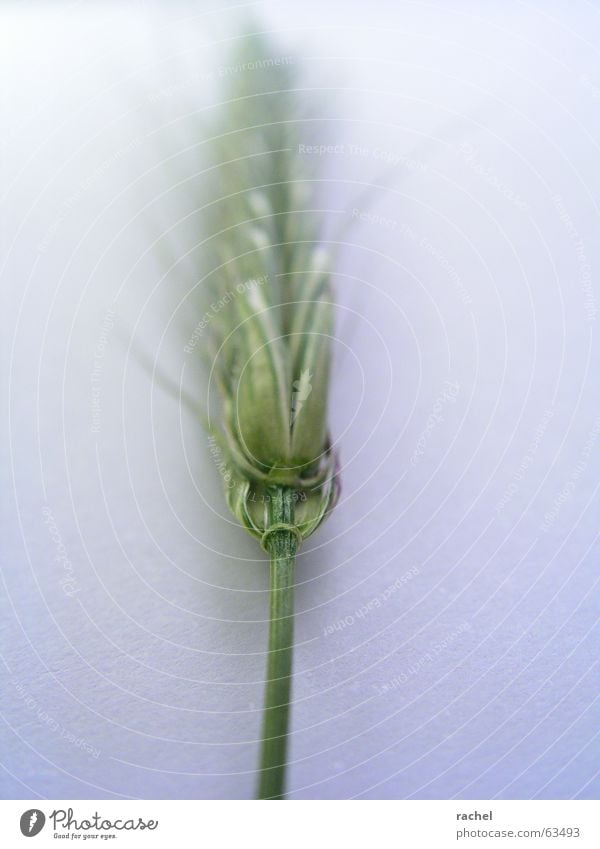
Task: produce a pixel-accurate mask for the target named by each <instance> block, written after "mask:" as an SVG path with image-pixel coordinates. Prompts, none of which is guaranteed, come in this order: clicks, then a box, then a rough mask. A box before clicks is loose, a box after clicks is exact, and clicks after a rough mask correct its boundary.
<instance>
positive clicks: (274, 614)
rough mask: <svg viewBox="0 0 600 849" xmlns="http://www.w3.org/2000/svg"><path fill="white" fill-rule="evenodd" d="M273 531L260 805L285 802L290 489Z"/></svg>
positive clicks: (292, 544)
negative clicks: (262, 803) (261, 801)
mask: <svg viewBox="0 0 600 849" xmlns="http://www.w3.org/2000/svg"><path fill="white" fill-rule="evenodd" d="M269 496H270V501H269V529H268V531H267V535H266V537H265V539H264V546H265V548H266V550H267V552H268V553H269V555H270V558H271V596H270V624H269V655H268V661H267V679H266V687H265V706H264V714H263V729H262V750H261V760H260V781H259V786H258V798H259V799H283V798H285V795H284V793H285V786H284V785H285V768H286V753H287V734H288V717H289V708H290V684H291V674H292V651H293V640H294V561H295V557H296V550H297V548H298V536H297V533H296V531H295V528H294V504H295V498H296V493H295V492H294V490H292V489H289V488H287V487H281V486H277V487H272V488H271V489H270V491H269Z"/></svg>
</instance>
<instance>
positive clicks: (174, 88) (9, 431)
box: [0, 0, 600, 798]
mask: <svg viewBox="0 0 600 849" xmlns="http://www.w3.org/2000/svg"><path fill="white" fill-rule="evenodd" d="M163 6H164V8H160V7H158V8H157V7H155V6H154V4H150V3H144V2H137V3H131V4H127V3H120V4H113V5H111V4H104V6H103V7H101V4H99V3H98V4H94V3H77V4H70V3H46V4H43V5H41V4H40V5H38V4H33V3H32V4H29V3H19V4H16V3H14V4H11V3H7V4H4V5H3V8H2V12H1V18H2V20H1V25H0V39H1V41H2V51H1V53H2V60H1V62H2V68H1V74H0V79H1V86H2V111H3V120H2V132H1V139H0V143H1V147H0V157H1V158H0V163H1V171H2V180H1V191H2V198H3V199H2V207H1V209H2V212H1V214H2V226H1V233H0V239H1V260H2V269H1V275H2V276H1V286H2V289H1V292H2V294H1V297H2V304H1V306H2V310H1V315H2V324H3V326H2V332H1V339H2V373H3V387H2V388H3V398H7V399H8V403H7V407H6V409H7V415H6V416H4V415H3V417H2V437H3V439H2V458H1V459H2V462H1V474H2V476H3V479H2V547H1V548H2V575H3V585H2V595H1V597H0V604H1V609H0V634H1V640H2V643H1V652H2V658H3V661H4V663H3V666H2V667H1V668H0V675H1V676H2V689H1V694H2V695H1V703H0V710H1V714H2V718H3V720H4V721H3V723H2V725H1V731H0V739H1V750H0V751H1V754H0V761H1V763H2V765H3V770H2V771H1V772H0V789H1V795H2V796H3V797H5V798H19V797H36V796H40V797H50V798H96V797H107V798H113V797H114V798H121V797H145V798H163V797H165V798H222V797H227V798H244V797H247V796H249V795H251V794H252V792H253V784H254V775H253V772H254V769H255V761H256V757H257V747H258V743H257V736H258V731H259V723H260V708H261V702H262V690H263V675H264V663H265V654H264V652H265V647H266V630H267V624H266V621H265V619H266V615H267V601H268V598H267V589H268V570H267V566H266V563H265V562H264V558H263V556H262V554H261V552H260V549H259V548H258V547H257V546H256V544H255V543H254V542H253V541H252V540H250V539H249V538H247V537H246V536H245V534H244V532H243V531H242V530H240V529H238V528H237V527H236V526H235V524H234V523H233V522H232V520H231V518H230V517H229V515H228V514H227V512H226V508H225V506H224V500H223V497H222V494H221V490H220V481H219V473H218V470H217V469H216V468H215V465H214V462H213V459H212V457H211V454H210V451H209V449H208V446H207V443H206V438H205V436H204V435H203V433H202V430H201V428H200V425H199V424H198V423H197V422H196V421H195V420H194V418H193V417H192V416H191V414H190V413H189V412H188V411H187V410H186V409H185V408H182V407H180V405H179V404H178V403H177V401H176V400H175V399H174V398H173V397H171V396H170V395H169V394H167V393H164V392H163V391H161V389H160V387H158V386H157V385H156V383H155V384H154V385H153V383H152V381H151V380H150V378H149V376H148V374H147V373H146V371H145V370H144V369H143V368H141V367H140V365H139V364H138V362H137V361H136V360H135V359H134V358H132V356H131V354H130V353H129V354H128V352H127V345H128V342H127V339H126V337H127V334H128V332H129V330H130V329H131V328H133V327H135V338H136V340H137V341H138V342H139V344H140V345H141V346H142V347H143V348H144V350H146V351H147V352H148V354H149V356H150V358H151V359H152V360H154V358H157V360H158V363H159V364H160V368H161V370H162V371H164V372H165V373H166V374H168V375H170V376H171V378H172V379H174V380H175V381H176V382H177V381H179V379H180V377H181V375H182V373H183V380H184V382H185V383H186V386H187V387H188V389H190V391H192V390H193V387H194V382H193V363H192V362H191V361H190V358H189V357H188V356H187V355H186V354H184V352H183V344H184V342H185V337H184V336H182V335H181V330H180V328H179V326H178V321H179V319H180V318H181V315H180V313H181V310H179V311H178V309H177V306H178V304H180V303H181V297H182V293H184V292H185V291H186V287H189V285H190V283H192V284H193V283H194V282H195V281H196V280H197V279H198V278H199V277H200V276H201V275H202V273H203V270H202V268H201V267H199V266H198V263H199V261H200V262H201V260H199V259H198V256H196V257H195V259H194V260H193V261H192V260H190V259H187V260H186V259H185V257H184V255H185V254H186V252H187V251H189V250H190V249H191V247H192V246H193V245H194V244H195V240H196V241H197V231H196V230H195V219H194V217H193V211H194V210H195V209H197V207H198V206H199V204H200V203H201V198H199V196H198V194H197V191H196V190H197V185H196V182H195V180H194V175H195V174H196V172H197V170H198V167H199V166H198V157H197V145H198V143H199V142H200V141H201V138H202V128H201V122H202V119H203V115H205V114H206V113H207V110H209V108H210V106H211V104H214V103H215V93H214V86H213V82H214V81H215V80H216V81H218V79H219V77H220V76H222V75H223V74H224V73H225V71H223V64H224V61H225V60H224V57H225V56H226V52H225V51H226V48H227V45H228V43H229V42H228V38H229V37H230V33H231V25H232V22H235V21H236V19H237V16H238V15H239V13H240V10H241V9H242V7H241V6H236V7H235V11H232V12H231V13H230V14H228V13H226V11H225V8H224V6H222V5H221V4H216V3H215V4H213V5H212V7H211V6H209V5H207V4H206V5H203V4H191V3H190V4H184V3H181V4H178V3H175V4H163ZM215 7H218V8H215ZM251 8H253V9H255V10H256V11H257V13H258V15H259V17H258V18H257V19H256V20H257V21H258V24H254V26H256V25H257V26H258V27H259V28H262V29H264V30H267V31H270V32H272V33H273V36H274V38H275V39H276V43H278V44H279V45H280V50H279V48H278V50H279V53H278V55H280V56H282V57H286V56H293V57H294V60H293V61H294V63H295V64H298V66H299V67H300V65H301V64H302V62H303V63H304V68H305V72H306V77H305V79H306V82H305V87H306V89H307V97H311V96H318V97H319V98H320V101H319V102H320V106H319V108H320V110H321V111H320V115H321V120H320V121H318V122H316V123H315V124H313V125H312V127H310V128H308V127H307V143H315V141H316V143H318V144H322V145H328V146H331V147H330V150H329V152H324V153H323V155H321V156H320V157H318V158H319V162H318V165H319V166H320V168H321V176H322V178H323V182H322V183H321V184H320V200H321V205H322V207H323V208H324V209H326V210H328V213H327V229H326V233H325V237H326V238H329V239H334V238H336V234H337V233H338V232H339V228H340V227H341V225H342V223H343V222H346V223H348V222H350V221H354V226H353V227H352V228H351V229H350V230H348V231H347V233H346V235H345V236H343V237H342V240H343V242H344V244H342V245H341V247H340V254H339V261H338V265H337V273H336V275H335V277H334V282H335V287H336V296H337V300H338V301H339V310H338V324H337V329H336V345H335V356H336V361H335V380H334V384H333V399H332V410H331V423H332V431H333V435H334V437H335V438H336V439H337V440H339V442H340V450H341V456H342V467H343V468H342V475H343V477H342V485H343V495H342V499H341V502H340V504H339V506H338V508H337V510H336V512H335V514H334V516H333V517H332V518H331V519H330V521H329V522H328V524H327V525H326V526H325V527H324V528H323V529H322V530H321V531H320V532H319V533H318V535H316V536H315V537H313V538H312V539H311V540H310V541H309V542H308V543H307V544H306V545H305V547H304V549H303V550H302V553H301V556H300V557H299V562H298V584H297V592H296V604H297V625H296V639H297V644H296V655H295V678H294V690H293V698H294V703H293V712H292V730H293V734H292V739H291V758H292V764H291V769H290V795H291V796H292V797H293V798H349V797H361V798H398V797H400V798H408V797H414V798H450V797H454V796H456V797H460V798H486V797H498V798H532V797H540V798H569V797H582V798H588V797H589V798H593V797H594V796H597V794H598V790H599V783H600V782H599V778H598V740H597V734H598V720H599V711H598V703H597V695H598V668H597V662H598V661H597V658H598V628H597V625H598V591H597V583H596V582H597V562H598V543H597V539H598V503H599V499H598V483H599V478H598V470H599V461H598V449H599V445H600V440H599V437H600V402H599V394H598V386H597V384H598V374H599V373H600V372H599V362H598V360H599V358H598V342H597V338H595V337H597V324H596V319H597V315H598V304H599V300H598V299H599V297H600V294H599V292H598V287H597V281H596V277H597V269H598V266H599V263H600V241H599V239H598V225H599V223H600V215H599V206H598V203H599V200H600V170H599V168H598V162H599V145H598V141H599V139H600V108H599V107H600V54H599V50H598V48H597V44H598V43H599V41H598V39H599V35H600V8H599V6H598V4H595V3H585V2H574V3H566V2H565V3H560V2H552V3H548V2H533V3H499V2H489V3H483V4H476V3H470V2H461V0H455V2H452V3H446V2H438V3H425V2H398V3H392V2H389V3H386V2H382V1H381V0H379V1H378V2H374V3H370V4H363V3H354V4H349V3H347V2H346V3H343V4H342V3H340V4H337V3H333V4H323V3H320V4H317V3H309V4H307V3H302V4H298V3H292V2H288V0H285V2H278V3H275V2H273V3H265V4H252V6H251ZM309 130H310V132H309ZM299 155H301V154H299ZM303 155H311V156H313V158H316V157H315V156H314V155H312V154H303ZM316 164H317V163H316ZM392 165H393V166H394V167H391V166H392ZM370 183H376V184H378V185H380V186H381V188H380V189H379V190H377V191H376V192H375V193H374V195H373V196H372V197H371V198H370V199H369V202H368V203H367V202H366V200H365V198H364V197H362V198H361V191H362V190H363V189H364V186H366V185H369V184H370ZM166 232H169V234H170V235H169V238H168V239H167V238H166V237H165V236H164V234H165V233H166ZM182 257H184V258H183V259H182ZM177 260H180V261H179V262H177ZM174 263H175V264H174ZM186 318H187V319H188V320H190V321H193V317H190V316H186ZM182 370H183V372H182ZM3 409H5V408H3Z"/></svg>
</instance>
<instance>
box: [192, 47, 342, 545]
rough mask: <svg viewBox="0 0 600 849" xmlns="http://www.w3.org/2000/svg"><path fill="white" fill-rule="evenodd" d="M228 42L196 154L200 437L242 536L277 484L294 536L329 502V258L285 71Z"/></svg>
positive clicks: (305, 531) (257, 520) (257, 50)
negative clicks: (202, 390)
mask: <svg viewBox="0 0 600 849" xmlns="http://www.w3.org/2000/svg"><path fill="white" fill-rule="evenodd" d="M240 45H241V46H240V49H239V53H238V54H237V55H236V56H235V57H233V58H232V60H231V66H232V67H235V68H239V69H240V71H239V73H235V74H233V73H232V74H231V75H230V76H229V77H228V78H227V88H226V90H225V91H224V92H222V98H221V100H222V102H221V104H220V105H219V107H218V108H217V110H216V111H217V113H218V115H217V117H216V120H215V123H214V126H213V127H212V128H211V132H210V136H211V142H210V143H209V144H207V146H206V147H207V149H208V156H209V162H208V167H209V173H210V174H211V177H212V180H211V181H210V183H209V185H208V187H207V191H208V192H209V197H210V200H209V203H207V204H206V205H205V208H206V209H207V213H206V222H205V226H206V229H207V231H208V237H207V244H208V245H209V250H210V253H211V260H212V271H211V273H210V274H209V275H208V280H207V283H208V292H209V295H210V301H211V306H210V307H209V309H208V315H209V322H208V331H207V340H206V346H205V353H206V354H207V355H208V359H209V362H210V380H211V388H212V389H213V390H214V392H213V397H214V399H215V400H216V410H215V411H214V412H213V413H212V415H211V416H210V428H211V432H212V433H213V435H214V437H215V439H216V440H217V442H218V444H219V447H220V450H222V451H223V453H224V455H225V458H224V459H225V463H226V466H227V468H228V469H229V470H230V475H229V479H228V481H227V483H226V493H227V499H228V503H229V506H230V508H231V510H232V511H233V513H234V514H235V516H236V517H237V518H238V519H239V521H240V522H241V523H242V524H243V525H244V527H246V528H247V530H249V531H250V532H251V533H252V534H254V535H255V536H258V537H262V535H263V533H264V530H265V527H266V523H267V519H266V515H267V505H268V499H269V492H270V487H272V486H274V485H278V486H284V487H289V488H290V489H292V490H294V493H295V511H294V512H295V523H296V526H297V530H298V534H299V536H301V537H306V536H308V535H309V534H310V533H312V532H313V531H314V530H315V529H316V528H317V527H318V525H319V524H320V523H321V521H322V520H323V518H324V517H325V516H326V515H327V513H328V511H329V510H330V509H331V508H332V506H333V504H334V501H335V498H336V494H337V483H336V477H335V462H336V461H335V456H334V452H333V450H332V449H331V447H330V444H329V438H328V432H327V396H328V388H329V378H330V359H331V339H332V333H333V313H332V310H333V306H332V297H331V291H330V257H329V256H328V253H327V252H326V251H325V250H324V249H323V248H322V247H320V246H319V243H318V237H317V233H318V224H319V222H318V220H317V218H316V215H315V213H314V212H313V211H312V209H313V208H314V207H315V206H316V204H315V199H314V196H313V195H314V192H313V186H314V183H312V182H311V180H310V179H309V177H310V175H309V174H308V172H307V168H306V160H305V158H304V160H303V157H302V156H301V155H300V154H299V153H298V138H299V137H300V133H301V128H302V126H303V119H302V118H301V115H300V111H299V109H298V104H297V100H296V99H297V93H296V92H295V91H294V90H293V83H294V80H293V75H292V73H291V67H290V63H279V64H277V63H273V62H271V61H268V60H269V57H274V56H275V55H276V53H274V51H273V47H272V45H270V44H268V42H266V41H265V40H264V39H262V38H261V37H259V36H246V37H244V38H242V39H241V40H240ZM250 69H251V70H250ZM204 308H205V307H204Z"/></svg>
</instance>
